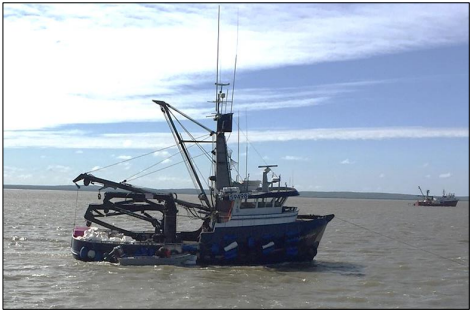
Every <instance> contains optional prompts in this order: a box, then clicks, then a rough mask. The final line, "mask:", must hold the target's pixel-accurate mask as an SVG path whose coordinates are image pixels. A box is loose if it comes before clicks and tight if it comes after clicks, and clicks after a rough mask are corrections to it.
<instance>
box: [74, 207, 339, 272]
mask: <svg viewBox="0 0 473 313" xmlns="http://www.w3.org/2000/svg"><path fill="white" fill-rule="evenodd" d="M333 217H334V216H333V215H327V216H310V217H309V218H307V219H298V220H296V221H295V222H292V223H285V224H276V225H258V226H244V227H216V228H215V229H214V231H212V232H202V233H201V234H200V240H199V241H198V242H195V245H194V246H187V248H186V246H185V245H184V246H183V249H185V248H186V249H188V251H192V250H194V251H195V252H196V253H197V256H198V258H197V264H200V265H212V264H214V265H265V264H274V263H282V262H302V261H311V260H313V258H314V257H315V255H316V254H317V249H318V246H319V244H320V240H321V239H322V236H323V233H324V231H325V227H326V225H327V224H328V222H330V221H331V220H332V219H333ZM117 246H120V247H121V248H122V250H123V252H124V253H125V255H127V256H143V255H155V253H156V251H158V249H159V248H160V247H161V246H163V244H162V243H146V244H145V243H143V244H141V243H139V244H136V243H135V244H131V243H111V242H100V241H98V242H92V241H85V240H81V239H78V238H75V237H72V241H71V252H72V254H73V256H74V258H76V259H78V260H81V261H102V260H104V257H105V256H107V255H108V254H109V253H110V252H111V251H112V250H113V249H114V248H115V247H117ZM91 251H93V253H90V252H91Z"/></svg>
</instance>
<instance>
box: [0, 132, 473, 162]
mask: <svg viewBox="0 0 473 313" xmlns="http://www.w3.org/2000/svg"><path fill="white" fill-rule="evenodd" d="M193 135H194V136H195V137H205V135H207V134H206V133H194V134H193ZM468 136H469V133H468V129H467V128H425V127H399V128H393V127H389V128H382V127H379V128H318V129H317V128H314V129H298V130H261V131H249V132H248V137H249V140H250V142H274V141H280V142H285V141H294V140H302V141H304V140H386V139H424V138H468ZM232 138H233V139H235V137H232ZM124 142H125V143H126V144H124ZM173 145H175V142H174V139H173V137H172V135H171V134H170V133H132V134H122V133H107V134H101V135H97V134H92V133H87V132H84V131H5V132H4V148H24V147H41V148H73V149H80V148H88V149H150V150H154V149H159V148H166V147H170V146H173ZM161 153H163V152H161ZM241 155H244V154H241ZM163 156H164V155H163Z"/></svg>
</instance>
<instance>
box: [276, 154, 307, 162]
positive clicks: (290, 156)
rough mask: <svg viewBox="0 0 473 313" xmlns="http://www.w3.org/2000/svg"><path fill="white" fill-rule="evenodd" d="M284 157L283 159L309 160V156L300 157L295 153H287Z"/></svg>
mask: <svg viewBox="0 0 473 313" xmlns="http://www.w3.org/2000/svg"><path fill="white" fill-rule="evenodd" d="M282 159H283V160H288V161H307V160H309V159H308V158H305V157H298V156H293V155H286V156H284V157H283V158H282Z"/></svg>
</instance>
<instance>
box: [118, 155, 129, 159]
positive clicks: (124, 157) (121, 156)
mask: <svg viewBox="0 0 473 313" xmlns="http://www.w3.org/2000/svg"><path fill="white" fill-rule="evenodd" d="M117 159H119V160H129V159H131V156H130V155H119V156H117Z"/></svg>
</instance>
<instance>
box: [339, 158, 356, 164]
mask: <svg viewBox="0 0 473 313" xmlns="http://www.w3.org/2000/svg"><path fill="white" fill-rule="evenodd" d="M353 163H355V162H354V161H350V159H345V160H343V161H341V162H340V164H353Z"/></svg>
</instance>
